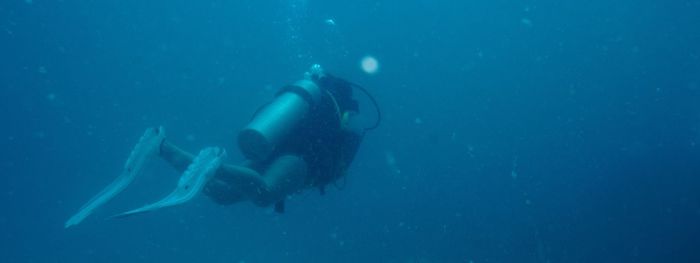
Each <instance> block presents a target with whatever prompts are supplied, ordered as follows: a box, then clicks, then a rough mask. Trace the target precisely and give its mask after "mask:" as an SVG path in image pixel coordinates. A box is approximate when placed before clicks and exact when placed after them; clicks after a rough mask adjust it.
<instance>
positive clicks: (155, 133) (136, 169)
mask: <svg viewBox="0 0 700 263" xmlns="http://www.w3.org/2000/svg"><path fill="white" fill-rule="evenodd" d="M163 139H165V131H164V130H163V127H158V128H148V129H146V132H144V134H143V135H142V136H141V139H139V142H138V143H137V144H136V146H134V149H133V150H131V154H130V155H129V158H128V159H127V160H126V164H124V170H123V171H122V173H121V174H120V175H119V177H117V179H115V180H114V181H113V182H112V183H110V184H109V185H108V186H107V187H105V189H103V190H102V191H101V192H100V193H98V194H97V195H96V196H95V197H93V198H92V199H90V201H88V202H87V203H86V204H85V205H83V206H82V207H81V208H80V211H78V213H76V214H75V215H73V216H72V217H71V218H69V219H68V221H66V223H65V225H64V227H65V228H68V227H71V226H74V225H77V224H79V223H80V222H82V221H83V219H85V218H86V217H87V216H89V215H90V214H92V212H93V211H95V209H97V208H99V207H100V206H102V205H104V204H105V203H107V202H108V201H109V200H111V199H112V198H114V196H116V195H117V194H119V193H120V192H121V191H123V190H124V189H125V188H126V187H127V186H128V185H129V184H130V183H131V182H132V181H133V180H134V178H136V176H137V175H138V174H139V173H140V172H141V169H142V168H143V166H144V164H145V163H146V161H147V160H148V159H150V158H151V157H152V156H154V155H156V154H158V151H159V148H160V144H161V142H163Z"/></svg>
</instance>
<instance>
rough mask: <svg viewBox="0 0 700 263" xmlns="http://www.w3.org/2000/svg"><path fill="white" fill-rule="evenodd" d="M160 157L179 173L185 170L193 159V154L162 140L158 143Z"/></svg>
mask: <svg viewBox="0 0 700 263" xmlns="http://www.w3.org/2000/svg"><path fill="white" fill-rule="evenodd" d="M160 157H161V158H163V160H165V161H166V162H168V163H169V164H170V165H172V166H173V168H175V170H177V171H178V172H180V173H183V172H185V170H186V169H187V166H189V165H190V163H192V160H194V155H193V154H191V153H189V152H186V151H185V150H183V149H180V148H179V147H177V146H175V145H174V144H172V143H170V142H168V141H167V140H163V142H162V143H161V144H160Z"/></svg>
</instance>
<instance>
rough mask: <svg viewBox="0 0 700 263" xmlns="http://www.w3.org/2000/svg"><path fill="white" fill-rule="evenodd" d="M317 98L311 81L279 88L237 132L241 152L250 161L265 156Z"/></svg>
mask: <svg viewBox="0 0 700 263" xmlns="http://www.w3.org/2000/svg"><path fill="white" fill-rule="evenodd" d="M320 100H321V89H320V88H319V87H318V85H316V83H314V82H313V81H311V80H307V79H303V80H299V81H297V82H295V83H294V84H292V85H289V86H286V87H284V88H282V89H281V90H280V91H279V92H278V93H277V95H276V97H275V99H274V100H273V101H272V102H270V103H269V104H268V105H265V106H264V107H263V108H262V109H260V110H259V111H258V112H257V114H256V115H255V116H253V119H252V120H251V121H250V123H248V125H247V126H246V127H245V128H243V130H242V131H241V132H240V133H239V134H238V147H239V148H240V149H241V152H243V155H244V156H245V157H246V158H248V159H250V160H253V161H262V160H265V159H267V158H268V157H269V155H270V153H272V151H274V149H275V147H276V146H277V145H278V144H279V143H280V142H282V141H283V140H284V139H285V138H286V137H287V136H288V135H289V134H290V133H291V132H292V130H294V129H295V128H296V127H297V126H298V125H299V123H300V122H301V120H302V119H303V118H304V117H305V116H306V115H307V114H308V113H309V111H311V109H312V108H313V107H314V106H315V105H317V104H318V103H319V101H320Z"/></svg>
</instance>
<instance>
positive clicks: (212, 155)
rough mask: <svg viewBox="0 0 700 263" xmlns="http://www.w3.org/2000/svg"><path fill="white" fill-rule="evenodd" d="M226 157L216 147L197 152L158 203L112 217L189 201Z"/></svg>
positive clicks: (144, 211) (222, 150)
mask: <svg viewBox="0 0 700 263" xmlns="http://www.w3.org/2000/svg"><path fill="white" fill-rule="evenodd" d="M225 157H226V151H225V150H224V149H222V148H218V147H209V148H205V149H203V150H202V151H200V152H199V154H198V155H197V157H195V158H194V160H193V161H192V163H191V164H190V165H189V166H188V167H187V170H186V171H185V173H184V174H182V177H180V180H179V181H178V183H177V187H175V190H173V192H171V193H170V194H169V195H168V196H166V197H164V198H163V199H161V200H160V201H157V202H155V203H152V204H149V205H145V206H143V207H141V208H137V209H134V210H131V211H127V212H124V213H121V214H117V215H115V216H112V218H122V217H127V216H131V215H135V214H140V213H146V212H150V211H153V210H157V209H161V208H164V207H169V206H175V205H179V204H182V203H185V202H187V201H189V200H191V199H192V198H193V197H194V196H196V195H197V194H198V193H199V192H201V191H202V189H203V188H204V185H206V184H207V182H209V180H210V179H211V178H212V177H213V176H214V175H215V174H216V171H217V170H218V169H219V167H220V166H221V163H222V161H223V160H224V158H225Z"/></svg>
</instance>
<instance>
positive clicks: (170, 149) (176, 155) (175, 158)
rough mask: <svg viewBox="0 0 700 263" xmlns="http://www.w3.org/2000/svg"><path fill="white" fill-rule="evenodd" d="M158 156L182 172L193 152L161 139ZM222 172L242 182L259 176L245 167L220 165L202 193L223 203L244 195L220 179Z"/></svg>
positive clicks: (225, 203) (238, 198) (239, 199)
mask: <svg viewBox="0 0 700 263" xmlns="http://www.w3.org/2000/svg"><path fill="white" fill-rule="evenodd" d="M160 157H161V158H163V160H165V161H166V162H168V163H169V164H170V165H171V166H172V167H173V168H175V170H177V171H178V172H180V173H184V172H185V170H187V167H188V166H189V165H190V163H192V160H194V155H193V154H191V153H189V152H187V151H185V150H183V149H181V148H179V147H177V146H175V145H174V144H172V143H170V142H168V141H167V140H163V142H162V143H161V145H160ZM222 174H224V175H227V176H224V177H226V178H239V181H241V180H242V181H244V182H247V181H245V179H248V180H252V182H253V183H254V182H255V181H256V180H254V179H255V178H256V177H260V175H259V174H258V173H257V172H255V171H253V170H250V169H247V168H245V167H241V166H234V165H226V164H223V165H221V166H220V167H219V170H217V171H216V175H215V176H214V178H212V179H211V180H210V181H209V182H208V183H207V185H206V186H205V188H204V193H205V194H206V195H207V196H209V197H210V198H211V199H212V200H214V202H216V203H218V204H223V205H227V204H233V203H235V202H238V201H241V200H243V199H244V197H245V195H244V194H243V193H241V192H240V191H239V188H238V187H233V185H232V184H230V183H227V182H223V181H222V180H220V179H219V178H221V177H222ZM249 183H250V182H249Z"/></svg>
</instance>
